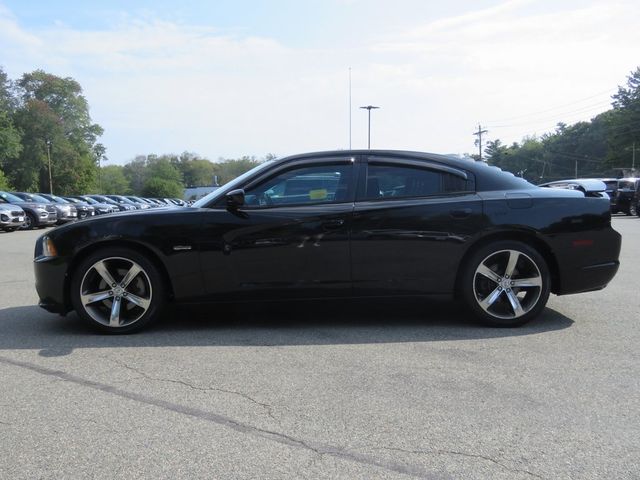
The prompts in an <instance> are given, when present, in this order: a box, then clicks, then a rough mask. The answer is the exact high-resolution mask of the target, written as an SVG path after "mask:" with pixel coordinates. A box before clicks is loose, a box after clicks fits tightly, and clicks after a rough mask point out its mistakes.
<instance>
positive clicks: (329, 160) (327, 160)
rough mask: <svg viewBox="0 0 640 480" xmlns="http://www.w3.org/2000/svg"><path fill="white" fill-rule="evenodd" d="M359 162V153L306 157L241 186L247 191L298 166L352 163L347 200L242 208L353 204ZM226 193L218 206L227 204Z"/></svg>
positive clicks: (258, 207) (287, 163)
mask: <svg viewBox="0 0 640 480" xmlns="http://www.w3.org/2000/svg"><path fill="white" fill-rule="evenodd" d="M358 163H359V158H358V156H357V155H347V156H344V157H343V156H331V157H314V158H304V159H300V160H294V161H291V162H286V163H283V164H282V165H277V166H274V168H273V169H268V170H266V171H264V172H261V173H260V174H259V175H258V176H257V177H253V178H250V179H248V181H247V183H246V184H245V185H243V186H242V187H241V188H242V189H243V190H245V191H246V190H249V189H250V188H253V187H255V186H257V185H260V184H261V183H263V182H265V181H267V180H269V179H270V178H273V177H274V176H276V175H279V174H280V173H282V172H284V171H287V170H292V169H294V168H297V167H306V166H314V165H318V166H322V165H351V168H352V176H351V184H350V188H349V195H348V198H347V200H344V201H340V202H335V201H334V202H323V201H318V202H306V203H289V204H286V205H244V206H243V207H242V210H267V209H273V208H290V207H311V206H318V205H340V204H345V203H351V204H352V203H354V202H355V197H356V195H355V191H356V185H357V184H356V182H357V173H358V169H357V168H356V167H357V165H358ZM226 193H227V192H225V193H224V194H223V195H222V197H221V198H220V199H219V200H218V202H216V204H215V206H216V207H225V206H226V200H225V195H226ZM208 208H211V207H208Z"/></svg>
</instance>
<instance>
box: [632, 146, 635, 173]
mask: <svg viewBox="0 0 640 480" xmlns="http://www.w3.org/2000/svg"><path fill="white" fill-rule="evenodd" d="M632 148H633V153H632V155H631V169H632V170H633V173H634V174H635V173H636V142H633V147H632Z"/></svg>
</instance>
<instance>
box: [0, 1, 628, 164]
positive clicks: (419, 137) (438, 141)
mask: <svg viewBox="0 0 640 480" xmlns="http://www.w3.org/2000/svg"><path fill="white" fill-rule="evenodd" d="M632 7H633V5H631V3H630V2H612V3H609V2H607V3H601V2H593V3H589V4H585V5H584V6H579V7H576V8H573V9H569V8H561V7H558V6H556V4H555V3H549V4H548V6H547V7H545V8H541V6H540V3H539V2H536V3H535V4H533V3H530V2H527V1H521V0H512V1H507V2H503V3H501V4H498V5H496V6H494V7H491V8H487V9H482V10H478V11H471V12H465V13H464V14H462V15H456V16H451V17H448V18H441V19H437V20H435V21H431V22H425V23H424V24H416V22H414V21H413V20H412V19H411V18H410V16H409V15H408V16H407V23H406V28H404V29H403V30H398V31H395V32H390V31H385V32H383V33H381V34H380V35H379V36H378V38H377V40H375V41H373V42H371V43H369V44H367V45H364V46H355V45H353V44H346V45H344V46H342V47H341V48H336V49H328V48H327V49H324V50H318V49H315V50H314V49H309V48H299V47H297V46H295V45H285V44H283V43H280V42H278V41H275V40H274V39H271V38H264V37H259V36H251V35H247V36H238V35H228V34H224V33H222V32H220V31H218V30H216V29H215V28H212V27H208V26H199V25H196V26H194V25H185V24H180V23H175V22H168V21H166V20H165V21H160V20H157V19H154V18H153V17H145V18H131V17H129V16H124V17H123V18H122V20H121V21H120V22H119V23H117V24H116V25H114V26H112V27H109V28H105V29H102V30H96V31H86V30H78V29H74V28H71V27H69V26H66V25H63V24H52V26H51V27H49V28H46V29H37V30H29V31H27V30H26V29H25V28H23V27H22V26H21V25H20V23H19V21H18V19H16V18H15V17H14V16H12V15H11V13H10V12H8V11H7V10H6V9H1V8H0V50H1V51H2V52H3V57H4V58H3V59H2V61H3V62H6V63H5V64H4V66H5V68H6V69H7V70H8V72H9V73H10V74H12V75H14V76H17V75H19V74H21V73H22V72H25V71H30V70H33V69H35V68H44V69H46V70H49V71H52V73H56V74H58V75H64V76H67V75H70V76H73V77H74V78H76V79H77V80H78V81H80V83H81V84H82V85H83V87H84V88H85V93H86V95H87V97H88V99H89V102H90V105H91V106H92V114H93V116H94V119H95V120H96V121H97V122H99V123H100V124H102V125H103V126H104V127H105V130H106V133H105V137H104V142H105V143H106V145H107V147H108V149H109V156H110V158H111V159H112V160H114V161H118V162H124V161H126V160H128V159H130V158H132V157H133V156H134V155H135V154H137V153H148V152H168V151H179V150H181V149H185V148H188V149H191V150H195V151H197V152H199V153H201V154H204V155H208V156H210V157H213V158H215V157H217V156H218V155H224V156H232V155H242V154H257V155H262V154H264V153H267V152H274V153H277V154H286V153H294V152H298V151H308V150H314V149H333V148H346V146H347V141H348V138H347V127H348V125H347V118H348V110H347V68H348V66H352V67H353V87H354V89H353V105H354V107H355V109H354V111H353V119H354V123H353V126H354V129H353V135H354V136H353V139H354V142H353V145H354V147H362V146H364V145H365V142H366V121H365V118H366V116H365V115H366V114H365V113H364V112H361V111H359V110H357V107H358V106H359V105H363V104H369V103H374V104H378V105H380V106H382V109H381V110H379V111H376V112H374V113H373V117H372V118H373V126H372V132H373V134H372V135H373V145H374V146H377V147H389V148H407V149H422V150H430V151H439V152H463V151H472V150H473V137H472V136H471V132H472V131H473V129H474V127H475V125H476V124H477V122H478V121H481V122H486V121H488V120H493V119H500V118H506V117H514V116H518V115H522V114H527V113H529V112H535V111H539V110H544V109H546V108H549V107H554V106H556V105H562V104H565V103H569V102H572V101H573V100H576V99H580V98H583V97H587V96H591V95H593V94H594V93H597V92H604V91H605V90H607V89H611V91H613V89H614V88H615V86H616V85H617V84H620V83H622V82H623V81H624V78H625V75H626V74H627V73H628V72H629V71H630V70H632V69H634V68H635V67H636V66H637V64H636V62H637V55H636V50H637V45H639V44H640V29H639V28H637V26H638V25H640V12H639V11H638V10H639V9H636V8H632ZM5 52H6V55H5ZM606 99H607V94H606V93H603V94H602V96H601V97H597V98H594V99H593V100H592V101H591V102H587V103H583V104H577V105H574V106H573V107H571V106H568V107H567V108H565V109H560V110H557V111H556V112H555V113H556V114H562V113H566V112H571V111H573V113H572V115H568V114H567V115H565V116H564V118H561V117H562V115H559V116H558V118H557V120H573V119H579V118H588V117H589V114H590V113H592V112H593V113H595V112H597V111H598V108H600V109H605V108H606V105H605V103H606V102H603V100H606ZM598 102H599V103H598ZM589 105H593V107H592V108H591V110H590V109H589V108H586V109H584V108H583V109H582V110H581V111H576V110H578V109H580V107H589ZM547 119H548V123H549V124H548V125H546V124H545V122H546V121H547ZM536 121H537V122H538V123H537V124H536V123H535V122H536ZM555 121H556V118H554V112H550V113H548V114H547V115H546V116H544V115H533V116H525V117H521V118H520V119H519V120H518V121H517V122H512V123H519V124H520V125H517V126H515V127H511V128H509V129H506V128H505V129H497V128H496V129H492V130H491V132H490V135H491V136H492V137H494V138H495V137H498V136H499V137H501V138H502V139H503V140H506V141H512V140H516V139H519V138H520V137H521V136H522V135H524V134H526V133H533V131H534V130H535V129H540V128H544V127H548V128H550V127H552V126H553V124H554V123H555ZM527 122H529V123H527Z"/></svg>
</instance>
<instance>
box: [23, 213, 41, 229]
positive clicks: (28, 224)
mask: <svg viewBox="0 0 640 480" xmlns="http://www.w3.org/2000/svg"><path fill="white" fill-rule="evenodd" d="M37 226H38V219H37V218H36V216H35V215H34V214H33V213H31V212H27V214H26V215H25V216H24V223H23V226H22V230H33V229H34V228H35V227H37Z"/></svg>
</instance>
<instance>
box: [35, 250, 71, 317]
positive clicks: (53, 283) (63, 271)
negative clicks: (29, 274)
mask: <svg viewBox="0 0 640 480" xmlns="http://www.w3.org/2000/svg"><path fill="white" fill-rule="evenodd" d="M33 267H34V273H35V279H36V292H38V297H39V298H40V302H39V305H40V306H41V307H42V308H44V309H45V310H47V311H49V312H53V313H59V314H61V315H64V314H66V313H67V312H69V311H70V310H72V308H71V302H70V301H69V299H68V298H66V295H65V289H66V282H67V267H68V264H67V261H66V259H65V258H63V257H42V256H39V257H36V259H35V260H34V261H33Z"/></svg>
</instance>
